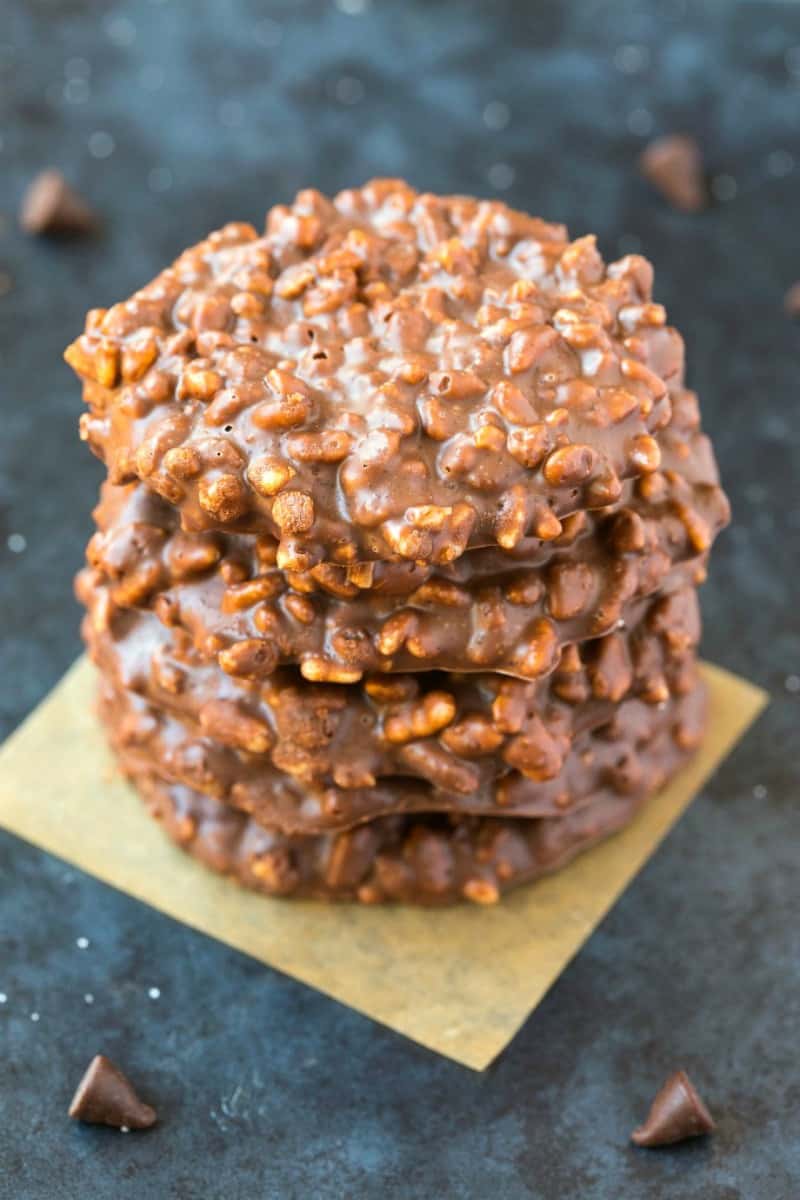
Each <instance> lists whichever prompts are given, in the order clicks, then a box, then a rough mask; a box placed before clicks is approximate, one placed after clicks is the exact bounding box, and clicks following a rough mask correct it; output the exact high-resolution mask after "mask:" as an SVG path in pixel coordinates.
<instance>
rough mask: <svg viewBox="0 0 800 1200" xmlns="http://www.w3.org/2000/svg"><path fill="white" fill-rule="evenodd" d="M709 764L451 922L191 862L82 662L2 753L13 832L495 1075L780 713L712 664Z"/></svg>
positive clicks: (5, 815)
mask: <svg viewBox="0 0 800 1200" xmlns="http://www.w3.org/2000/svg"><path fill="white" fill-rule="evenodd" d="M703 673H704V676H705V678H706V680H707V682H708V685H709V688H710V693H711V723H710V728H709V732H708V737H707V739H706V741H705V744H704V747H703V749H702V750H701V752H700V753H699V754H698V755H697V757H696V758H695V759H694V760H693V762H692V763H691V764H690V765H689V766H687V767H686V768H685V769H684V771H683V772H682V773H681V774H680V776H679V777H678V778H676V779H675V780H674V781H673V783H672V784H671V785H669V786H668V787H667V788H666V789H665V790H664V791H663V792H662V793H661V794H660V795H659V796H658V797H656V798H655V799H654V800H652V801H651V802H650V803H649V804H648V805H647V806H646V808H645V810H644V812H643V813H642V814H641V815H640V816H639V817H638V818H637V819H636V821H635V822H634V824H633V825H631V826H630V827H629V828H627V829H626V830H623V832H622V833H619V834H617V835H616V836H614V837H613V838H611V839H610V840H609V841H607V842H605V843H603V844H601V845H600V846H597V847H596V848H595V849H593V850H590V851H589V852H588V853H587V854H584V855H583V856H582V857H580V858H578V859H577V860H576V861H575V862H573V863H572V864H571V865H570V866H568V867H567V868H566V869H565V870H563V871H560V872H559V873H558V874H556V875H553V876H551V877H550V878H548V879H545V880H543V881H541V882H540V883H537V884H534V885H533V886H531V887H527V888H522V889H521V890H519V891H517V892H514V893H512V894H511V895H510V896H508V897H506V899H504V900H503V901H502V902H501V903H500V904H498V905H496V906H493V907H489V908H484V907H480V906H477V905H463V906H459V907H456V908H453V909H445V910H443V911H425V910H416V909H404V908H369V907H368V908H361V907H359V906H357V905H341V904H340V905H325V904H319V903H311V902H300V901H294V900H292V901H287V900H273V899H269V898H267V897H264V896H259V895H256V894H252V893H248V892H246V891H244V890H243V889H240V888H239V887H238V886H237V885H236V884H234V883H232V882H229V881H228V880H226V879H223V878H221V877H219V876H216V875H214V874H212V873H211V872H210V871H208V870H206V869H205V868H204V867H202V866H200V865H199V864H198V863H195V862H194V861H192V860H191V859H190V858H188V857H187V856H186V855H184V854H183V853H182V852H181V851H180V850H178V849H176V848H175V847H174V846H173V845H172V844H171V843H170V842H169V841H168V840H167V838H166V837H165V835H164V834H162V832H161V830H160V829H159V827H158V825H157V824H156V823H155V822H154V821H152V820H151V818H150V817H148V816H147V815H146V814H145V812H144V810H143V808H142V805H141V803H140V801H139V800H138V798H137V797H136V795H135V793H134V792H133V791H132V789H131V788H130V787H129V785H128V784H127V783H126V782H125V781H124V780H123V779H121V778H120V776H119V774H118V773H117V772H116V771H115V770H114V768H113V765H112V761H111V758H110V755H109V753H108V751H107V749H106V746H105V743H104V741H103V737H102V734H101V731H100V728H99V726H98V725H97V723H96V721H95V718H94V715H93V703H94V683H95V680H94V674H93V669H92V668H91V666H90V665H89V663H88V662H87V661H86V659H80V660H79V661H78V662H77V663H75V665H74V666H73V667H72V668H71V669H70V670H69V671H68V672H67V674H66V675H65V676H64V678H63V679H62V680H61V682H60V683H59V684H58V685H57V686H56V687H55V688H54V690H53V691H52V692H51V693H50V695H49V696H48V697H46V699H45V700H44V701H43V702H42V703H41V704H40V705H39V707H38V708H37V709H36V710H35V711H34V712H33V713H32V715H31V716H30V717H29V718H28V720H27V721H25V723H24V724H23V725H22V726H21V727H20V728H19V729H18V730H17V732H16V733H15V734H13V735H12V736H11V737H10V738H9V740H8V741H7V742H6V743H5V745H4V746H3V747H2V749H0V825H1V826H3V827H5V828H6V829H7V830H10V831H11V832H12V833H15V834H18V835H19V836H20V837H22V838H25V839H27V841H29V842H33V843H34V844H35V845H37V846H40V847H42V848H43V849H45V850H48V851H50V853H52V854H56V855H58V856H59V857H60V858H63V859H65V860H66V861H67V862H70V863H73V864H74V865H75V866H78V867H81V868H82V869H83V870H84V871H88V872H90V873H91V874H92V875H95V876H97V878H98V879H102V880H103V881H104V882H106V883H110V884H113V885H114V887H117V888H121V889H122V890H123V891H125V892H129V893H130V895H132V896H135V897H136V898H137V899H139V900H143V901H145V902H146V903H147V904H151V905H153V907H154V908H157V909H160V910H161V911H162V912H165V913H168V914H169V916H171V917H175V918H176V919H177V920H179V921H183V922H184V923H185V924H187V925H190V926H192V928H194V929H199V930H201V931H202V932H203V933H206V934H209V935H211V936H212V937H215V938H218V939H219V940H220V941H223V942H227V943H228V945H230V946H234V947H236V948H237V949H238V950H242V951H244V952H245V953H246V954H250V955H252V956H253V957H254V958H257V959H260V960H261V961H262V962H264V963H268V964H269V965H270V966H272V967H276V968H277V969H278V970H280V971H284V972H286V974H288V975H292V976H294V977H295V978H296V979H300V980H302V981H303V982H304V983H307V984H311V985H312V986H313V987H316V988H318V989H319V990H320V991H322V992H325V993H327V994H328V995H330V996H334V997H335V998H336V999H337V1000H340V1001H342V1002H343V1003H345V1004H349V1005H350V1006H351V1007H352V1008H355V1009H357V1010H358V1011H359V1012H362V1013H365V1014H366V1015H367V1016H370V1017H372V1018H373V1019H374V1020H376V1021H381V1022H382V1023H383V1024H384V1025H388V1026H389V1027H390V1028H392V1029H395V1030H397V1031H398V1032H399V1033H402V1034H405V1036H406V1037H409V1038H413V1039H414V1040H415V1041H417V1042H420V1043H422V1045H423V1046H427V1047H428V1048H429V1049H431V1050H435V1051H437V1052H438V1053H439V1054H444V1055H447V1056H448V1057H449V1058H453V1059H455V1060H456V1061H458V1062H460V1063H463V1064H464V1065H465V1066H467V1067H472V1068H473V1069H475V1070H483V1069H484V1068H485V1067H487V1066H488V1065H489V1063H491V1061H492V1059H494V1058H495V1057H496V1055H497V1054H499V1053H500V1051H501V1050H502V1049H503V1047H504V1046H506V1045H507V1044H508V1042H509V1041H510V1040H511V1038H512V1037H513V1036H514V1034H515V1033H516V1031H517V1030H518V1029H519V1027H520V1026H521V1025H522V1023H523V1021H524V1020H525V1018H526V1017H527V1016H528V1015H529V1013H530V1012H531V1011H532V1010H533V1009H534V1008H535V1007H536V1005H537V1004H538V1003H539V1001H540V1000H541V998H542V996H543V995H544V994H545V992H546V991H547V990H548V988H549V987H550V986H551V985H552V984H553V983H554V982H555V980H556V979H557V978H558V976H559V975H560V973H561V972H562V971H563V970H564V967H565V966H566V965H567V963H568V962H569V961H570V959H571V958H572V956H573V955H574V954H575V953H576V952H577V950H578V949H579V948H580V946H581V945H582V944H583V942H584V941H585V940H586V938H587V937H588V936H589V934H590V933H591V932H592V930H593V929H594V928H595V926H596V925H597V924H598V922H599V921H600V920H601V919H602V918H603V916H604V915H605V913H606V912H607V911H608V909H609V908H610V907H611V905H612V904H613V903H614V901H615V900H616V899H617V897H618V896H619V895H620V893H621V892H622V891H623V890H624V888H625V887H626V885H627V884H628V883H629V881H630V880H631V879H632V878H633V877H634V875H636V873H637V872H638V871H639V869H640V868H641V866H642V865H643V864H644V862H645V861H646V860H647V859H648V858H649V856H650V855H651V854H652V853H653V851H654V850H655V848H656V846H657V845H658V844H659V842H660V841H661V840H662V838H663V837H664V836H665V834H666V833H667V831H668V830H669V829H670V827H671V826H672V825H673V823H674V822H675V821H676V820H677V818H678V817H679V816H680V814H681V813H682V812H683V810H684V809H685V808H686V806H687V805H688V804H689V802H690V800H691V799H692V797H693V796H694V795H695V793H696V792H697V791H698V789H699V788H700V787H701V786H702V784H703V782H704V781H705V780H706V779H707V778H708V776H709V775H710V774H711V772H712V771H713V770H714V768H715V767H716V766H717V764H718V763H719V762H720V761H721V760H722V759H723V758H724V757H725V755H726V754H727V753H728V751H729V750H730V749H731V747H732V746H733V745H734V743H735V742H736V741H737V740H738V739H739V738H740V737H741V736H742V734H743V733H744V731H745V730H746V729H747V727H748V725H750V723H751V722H752V721H753V720H754V719H755V717H756V716H757V714H758V713H759V712H760V711H761V709H762V708H763V706H764V704H765V703H766V695H765V693H764V692H762V691H761V690H760V689H758V688H756V687H754V686H753V685H752V684H749V683H746V682H745V681H744V680H742V679H738V678H737V677H736V676H734V675H731V674H729V673H728V672H726V671H723V670H721V669H720V668H719V667H714V666H710V665H708V664H705V665H704V667H703Z"/></svg>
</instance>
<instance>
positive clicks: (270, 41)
mask: <svg viewBox="0 0 800 1200" xmlns="http://www.w3.org/2000/svg"><path fill="white" fill-rule="evenodd" d="M253 37H254V38H255V40H256V41H257V42H258V44H259V46H263V47H264V48H265V49H266V50H271V49H272V48H273V47H274V46H279V45H280V44H281V41H282V40H283V29H282V28H281V26H280V25H279V24H278V22H277V21H273V19H272V17H265V18H264V20H263V21H259V22H258V23H257V25H256V26H255V27H254V29H253Z"/></svg>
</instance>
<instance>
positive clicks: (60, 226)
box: [19, 170, 96, 237]
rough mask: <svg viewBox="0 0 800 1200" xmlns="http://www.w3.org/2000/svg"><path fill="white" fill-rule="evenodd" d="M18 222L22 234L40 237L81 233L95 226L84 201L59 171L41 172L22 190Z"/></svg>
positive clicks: (93, 218) (92, 216)
mask: <svg viewBox="0 0 800 1200" xmlns="http://www.w3.org/2000/svg"><path fill="white" fill-rule="evenodd" d="M19 223H20V225H21V226H22V228H23V229H24V230H25V232H26V233H32V234H37V235H42V236H45V237H46V236H52V235H54V234H85V233H89V232H90V231H91V230H92V229H93V228H94V226H95V223H96V222H95V217H94V214H93V213H92V211H91V209H90V208H89V206H88V205H87V204H86V202H85V200H83V199H82V197H80V196H79V195H78V193H77V192H76V191H74V190H73V188H71V187H70V185H69V184H68V183H67V181H66V179H65V178H64V176H63V175H62V174H61V172H60V171H55V170H48V171H42V172H41V173H40V174H39V175H37V176H36V178H35V179H34V181H33V183H31V185H30V187H29V188H28V190H27V191H26V193H25V195H24V197H23V200H22V206H21V208H20V214H19Z"/></svg>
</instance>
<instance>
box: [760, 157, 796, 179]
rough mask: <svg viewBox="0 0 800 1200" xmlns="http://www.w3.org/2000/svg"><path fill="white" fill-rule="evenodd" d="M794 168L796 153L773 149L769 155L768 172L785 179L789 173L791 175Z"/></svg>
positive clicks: (777, 177)
mask: <svg viewBox="0 0 800 1200" xmlns="http://www.w3.org/2000/svg"><path fill="white" fill-rule="evenodd" d="M793 170H794V155H793V154H790V153H789V151H788V150H773V151H772V153H771V154H769V155H767V174H768V175H773V176H774V177H775V178H776V179H783V178H785V176H787V175H791V173H792V171H793Z"/></svg>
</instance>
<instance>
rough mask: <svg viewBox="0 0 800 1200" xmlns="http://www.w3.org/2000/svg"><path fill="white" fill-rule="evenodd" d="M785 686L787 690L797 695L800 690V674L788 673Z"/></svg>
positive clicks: (784, 682)
mask: <svg viewBox="0 0 800 1200" xmlns="http://www.w3.org/2000/svg"><path fill="white" fill-rule="evenodd" d="M783 686H784V687H785V688H786V690H787V692H790V693H791V694H792V695H796V694H797V693H798V692H800V675H787V676H786V678H785V679H784V681H783Z"/></svg>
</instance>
